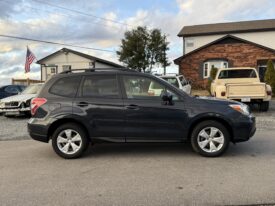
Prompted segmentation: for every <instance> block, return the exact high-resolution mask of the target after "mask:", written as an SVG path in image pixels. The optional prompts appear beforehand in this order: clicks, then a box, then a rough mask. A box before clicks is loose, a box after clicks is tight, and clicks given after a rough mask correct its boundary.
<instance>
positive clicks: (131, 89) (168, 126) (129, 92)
mask: <svg viewBox="0 0 275 206" xmlns="http://www.w3.org/2000/svg"><path fill="white" fill-rule="evenodd" d="M121 82H122V86H123V88H124V90H123V91H124V94H123V96H124V105H125V116H126V123H125V133H126V142H138V141H142V142H154V141H165V142H166V141H167V142H177V141H181V140H182V139H183V134H184V133H183V131H184V130H185V122H186V119H187V115H186V111H185V110H184V104H183V101H182V100H180V98H179V96H177V95H175V94H174V93H173V92H172V89H171V88H170V89H169V86H168V85H165V84H163V83H162V82H161V81H160V80H157V79H156V78H151V77H148V76H142V75H136V76H135V75H124V76H122V79H121ZM163 92H169V93H171V94H173V98H174V100H173V105H172V104H165V103H164V102H163V101H162V98H161V96H162V94H163Z"/></svg>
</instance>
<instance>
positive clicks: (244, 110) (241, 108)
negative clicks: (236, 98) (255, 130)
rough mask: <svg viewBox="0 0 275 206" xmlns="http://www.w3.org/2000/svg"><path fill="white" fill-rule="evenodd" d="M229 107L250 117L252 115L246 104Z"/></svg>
mask: <svg viewBox="0 0 275 206" xmlns="http://www.w3.org/2000/svg"><path fill="white" fill-rule="evenodd" d="M229 106H230V107H231V108H232V109H234V110H236V111H238V112H241V113H242V114H244V115H247V116H248V115H249V114H250V111H249V107H248V106H247V105H245V104H230V105H229Z"/></svg>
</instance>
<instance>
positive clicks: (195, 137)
mask: <svg viewBox="0 0 275 206" xmlns="http://www.w3.org/2000/svg"><path fill="white" fill-rule="evenodd" d="M211 127H212V128H216V129H218V130H219V132H218V134H222V135H223V137H222V138H223V144H222V146H221V147H220V148H219V149H218V150H217V151H213V152H207V151H205V150H203V149H202V148H201V147H200V146H199V143H198V141H199V139H200V138H202V137H201V136H199V134H200V132H202V131H203V130H204V129H205V130H206V131H207V130H208V128H209V130H210V128H211ZM208 141H209V140H208ZM212 142H213V141H212ZM214 143H215V144H216V143H217V142H214ZM229 143H230V134H229V132H228V130H227V129H226V127H225V126H224V125H223V124H221V123H219V122H217V121H213V120H207V121H203V122H201V123H199V124H198V125H196V126H195V128H194V129H193V131H192V134H191V145H192V148H193V150H194V151H195V152H197V153H199V154H200V155H202V156H205V157H218V156H220V155H222V154H223V153H224V152H225V151H226V150H227V148H228V146H229ZM217 144H219V143H217ZM209 147H210V145H209ZM205 149H207V148H205Z"/></svg>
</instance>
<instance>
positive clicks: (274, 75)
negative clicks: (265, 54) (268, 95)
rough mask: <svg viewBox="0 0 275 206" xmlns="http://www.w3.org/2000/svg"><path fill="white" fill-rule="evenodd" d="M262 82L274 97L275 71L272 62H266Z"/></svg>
mask: <svg viewBox="0 0 275 206" xmlns="http://www.w3.org/2000/svg"><path fill="white" fill-rule="evenodd" d="M264 81H265V82H266V83H267V84H269V85H270V86H271V88H272V94H273V96H274V95H275V69H274V65H273V63H272V60H268V62H267V69H266V72H265V76H264Z"/></svg>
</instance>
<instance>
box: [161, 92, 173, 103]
mask: <svg viewBox="0 0 275 206" xmlns="http://www.w3.org/2000/svg"><path fill="white" fill-rule="evenodd" d="M161 99H162V103H163V105H174V102H173V95H172V94H170V93H168V92H163V94H162V95H161Z"/></svg>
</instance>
